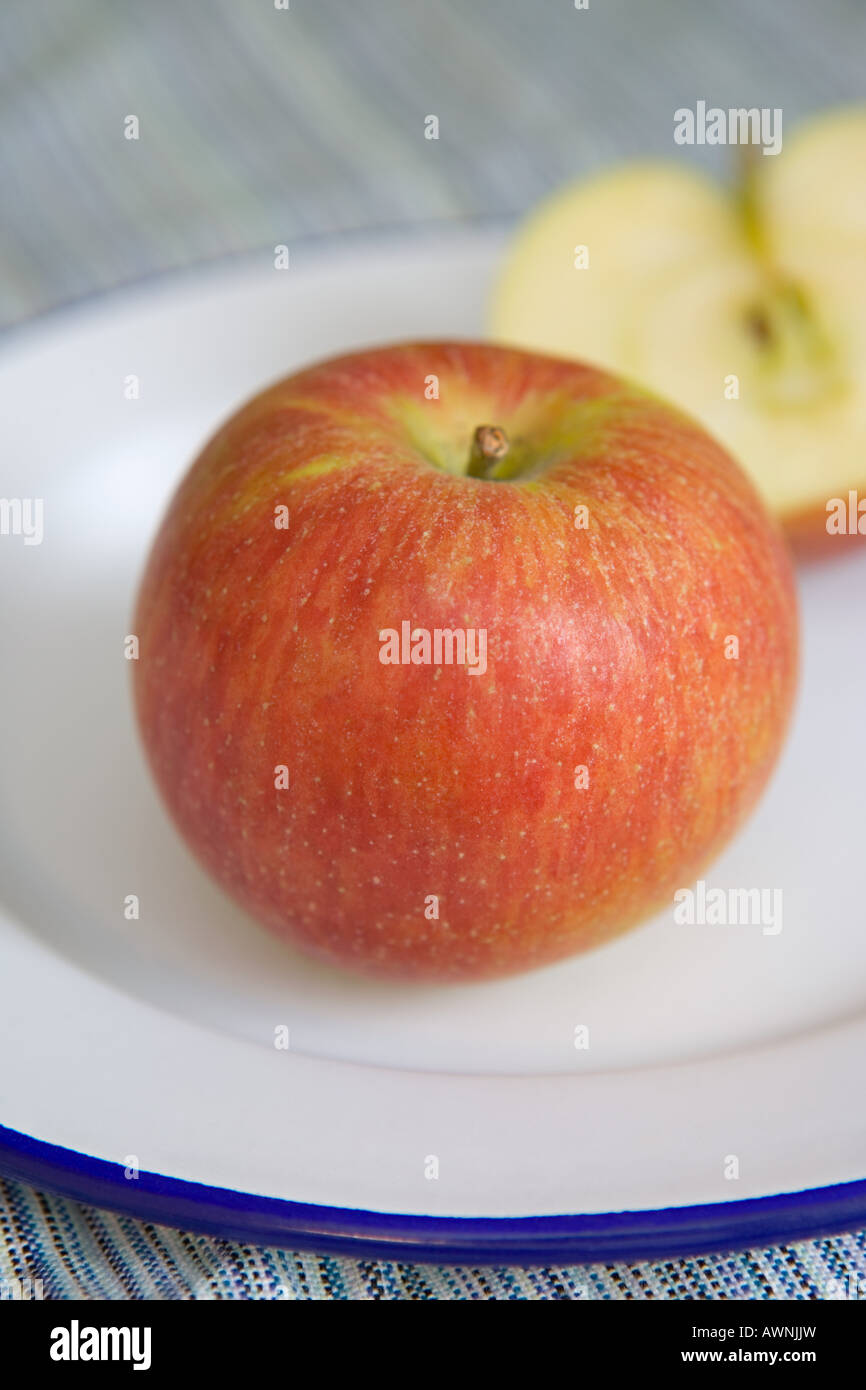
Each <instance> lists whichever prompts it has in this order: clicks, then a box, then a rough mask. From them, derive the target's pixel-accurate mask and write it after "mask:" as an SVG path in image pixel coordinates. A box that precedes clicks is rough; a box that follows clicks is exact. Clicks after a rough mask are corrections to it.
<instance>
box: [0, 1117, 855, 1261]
mask: <svg viewBox="0 0 866 1390" xmlns="http://www.w3.org/2000/svg"><path fill="white" fill-rule="evenodd" d="M0 1172H2V1173H3V1174H4V1175H5V1176H6V1177H10V1178H14V1179H16V1180H18V1181H21V1182H26V1183H29V1184H31V1185H32V1186H34V1187H37V1188H44V1189H48V1190H50V1191H52V1192H56V1193H58V1194H59V1195H61V1196H63V1197H71V1198H73V1199H74V1200H75V1201H78V1202H84V1203H87V1204H89V1205H92V1206H99V1207H107V1208H108V1209H109V1210H111V1211H115V1212H118V1213H120V1214H121V1215H123V1216H131V1217H135V1218H137V1219H138V1220H140V1221H153V1222H157V1223H159V1224H162V1225H167V1226H176V1227H180V1228H181V1229H184V1230H190V1231H197V1232H201V1233H202V1234H204V1235H211V1236H217V1237H220V1238H222V1239H224V1240H234V1241H238V1242H241V1243H243V1244H247V1245H249V1244H253V1245H272V1246H283V1247H287V1248H289V1249H292V1250H308V1251H313V1252H315V1253H316V1254H322V1255H328V1254H335V1255H349V1256H354V1257H355V1258H362V1259H386V1260H400V1261H404V1262H405V1261H407V1260H409V1261H411V1262H413V1263H425V1264H519V1265H544V1264H550V1263H568V1264H594V1263H597V1262H603V1263H613V1262H616V1261H628V1262H630V1263H634V1262H636V1261H638V1260H656V1259H662V1258H675V1257H678V1256H684V1255H705V1254H709V1253H712V1252H718V1251H726V1250H738V1249H745V1248H748V1247H750V1246H758V1247H763V1246H768V1245H782V1244H787V1243H790V1242H791V1241H794V1240H808V1239H811V1238H814V1237H816V1236H826V1235H830V1234H832V1233H834V1232H838V1231H842V1230H847V1229H853V1228H855V1227H857V1226H859V1225H862V1224H864V1222H866V1180H863V1181H857V1182H849V1183H839V1184H836V1185H835V1186H832V1187H818V1188H813V1189H808V1190H807V1191H804V1192H786V1193H779V1194H778V1195H776V1196H771V1197H754V1198H747V1199H744V1200H742V1201H735V1202H714V1203H711V1204H708V1205H706V1206H690V1207H665V1208H661V1209H659V1210H657V1211H618V1212H601V1213H597V1214H596V1213H593V1214H588V1215H561V1216H560V1215H556V1216H523V1217H457V1216H422V1215H412V1214H409V1213H392V1212H373V1211H360V1210H354V1209H352V1208H348V1207H326V1206H314V1205H310V1204H307V1203H304V1202H291V1201H286V1200H284V1199H282V1198H278V1197H262V1196H259V1195H256V1194H255V1193H250V1192H237V1191H234V1190H233V1189H231V1188H224V1187H210V1186H207V1185H206V1184H204V1183H197V1182H187V1181H185V1180H182V1179H180V1178H170V1177H164V1176H163V1175H162V1174H160V1173H145V1172H141V1173H139V1175H138V1177H136V1178H127V1177H126V1176H125V1170H124V1168H123V1167H122V1165H120V1164H118V1163H109V1162H108V1161H107V1160H105V1159H101V1158H93V1157H91V1156H90V1155H88V1154H83V1153H78V1152H77V1151H76V1150H75V1149H65V1148H61V1147H60V1146H59V1145H57V1144H49V1143H46V1142H45V1141H44V1140H41V1139H33V1138H31V1137H30V1136H29V1135H27V1134H21V1133H20V1132H19V1131H18V1130H14V1129H7V1128H5V1126H3V1125H0Z"/></svg>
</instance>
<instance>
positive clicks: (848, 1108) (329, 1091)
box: [0, 226, 866, 1259]
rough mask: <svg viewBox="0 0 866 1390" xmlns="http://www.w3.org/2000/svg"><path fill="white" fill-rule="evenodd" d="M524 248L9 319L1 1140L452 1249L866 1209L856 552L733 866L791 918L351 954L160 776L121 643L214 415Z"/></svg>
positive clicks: (116, 1202)
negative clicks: (456, 958) (142, 732)
mask: <svg viewBox="0 0 866 1390" xmlns="http://www.w3.org/2000/svg"><path fill="white" fill-rule="evenodd" d="M501 242H502V232H501V231H500V230H497V229H491V228H489V227H484V226H476V227H470V228H461V227H453V226H442V227H437V228H432V229H431V228H427V229H423V230H419V231H417V232H414V233H411V234H410V233H406V232H403V233H402V234H395V233H388V234H381V235H378V236H374V237H369V238H366V239H365V238H357V237H353V238H347V239H345V240H342V241H340V242H338V243H336V244H333V243H332V244H330V245H328V246H321V245H314V244H310V243H301V244H299V245H298V246H297V247H293V248H292V265H291V270H289V271H284V272H280V271H277V270H275V269H274V268H273V255H272V253H271V252H263V253H262V254H261V256H258V257H255V258H249V259H244V260H242V261H235V262H232V263H229V264H228V265H226V264H221V265H216V266H212V267H207V268H204V269H202V270H198V271H196V272H195V273H193V274H188V275H184V276H174V277H168V278H166V279H163V280H160V281H158V282H150V283H147V284H145V285H143V286H140V287H136V288H133V289H132V290H128V291H125V292H124V293H122V294H117V295H114V296H111V297H108V298H106V299H103V300H101V301H98V302H95V303H90V304H85V305H83V306H80V307H76V308H74V309H71V310H66V311H63V312H62V313H60V314H57V315H53V316H49V317H48V318H46V319H44V320H42V321H38V322H36V323H35V324H34V325H32V326H29V327H27V328H25V329H23V330H19V331H17V332H14V333H12V334H10V335H7V339H6V342H5V344H3V345H2V350H0V398H2V402H3V417H4V450H3V459H2V464H0V496H2V497H5V498H15V497H21V498H42V499H43V505H44V538H43V541H42V544H40V545H26V544H24V539H23V537H22V536H16V535H3V536H0V595H2V617H0V650H2V653H3V671H4V678H3V681H2V685H0V768H2V801H0V901H2V919H0V971H2V984H0V1002H2V1012H0V1057H2V1059H3V1060H2V1064H0V1123H2V1125H3V1126H5V1127H6V1132H5V1134H2V1133H0V1140H2V1142H0V1167H5V1168H6V1169H7V1171H10V1172H15V1173H18V1174H19V1175H21V1176H25V1177H30V1178H31V1180H41V1181H46V1182H50V1183H52V1184H53V1185H54V1186H56V1187H58V1188H60V1189H61V1190H64V1191H68V1192H71V1193H73V1194H74V1195H79V1196H81V1195H83V1196H87V1197H89V1198H91V1199H93V1200H100V1201H104V1202H105V1203H106V1204H108V1205H113V1206H116V1207H120V1208H122V1209H124V1210H128V1211H133V1212H137V1213H138V1214H141V1215H150V1216H155V1217H157V1218H158V1219H164V1220H175V1221H178V1222H182V1223H184V1224H187V1225H198V1226H201V1227H202V1228H204V1229H214V1230H222V1231H223V1232H225V1233H226V1234H239V1235H241V1236H244V1237H245V1238H250V1237H251V1235H252V1236H255V1237H256V1238H261V1239H268V1240H285V1241H286V1242H287V1243H289V1244H293V1243H294V1244H304V1243H308V1244H309V1243H311V1244H313V1245H319V1246H322V1247H323V1248H324V1247H328V1248H354V1247H355V1246H358V1245H359V1244H360V1245H361V1246H362V1247H363V1248H365V1249H369V1250H373V1249H377V1250H382V1249H391V1250H393V1249H397V1248H405V1247H406V1246H407V1245H409V1246H411V1247H412V1249H413V1253H416V1254H418V1253H425V1252H426V1253H428V1254H429V1253H430V1252H435V1253H438V1254H440V1255H441V1254H442V1253H443V1252H445V1253H447V1254H451V1255H452V1256H454V1257H456V1256H457V1255H461V1256H462V1255H467V1254H471V1255H472V1256H473V1257H474V1258H488V1257H489V1258H503V1259H504V1258H542V1257H547V1256H550V1255H551V1254H553V1253H557V1254H559V1255H562V1254H567V1255H568V1256H570V1257H572V1258H590V1257H593V1258H600V1257H612V1256H613V1255H614V1254H623V1255H626V1256H627V1257H629V1258H636V1257H637V1256H638V1255H639V1254H642V1253H653V1252H656V1251H661V1250H665V1251H675V1250H679V1249H687V1248H701V1245H703V1246H704V1247H705V1248H706V1247H708V1246H710V1245H716V1246H718V1245H733V1244H736V1243H742V1242H743V1241H746V1240H752V1239H757V1238H770V1237H772V1238H781V1237H783V1236H786V1235H787V1236H791V1235H794V1234H806V1233H808V1232H810V1231H817V1230H823V1229H827V1228H829V1227H830V1226H832V1225H839V1224H854V1223H855V1222H856V1221H859V1220H862V1219H863V1218H864V1216H866V1182H864V1181H863V1179H864V1176H866V1127H864V1116H863V1108H862V1073H863V1064H864V1058H866V1016H864V1002H866V930H864V927H866V890H864V882H863V875H862V867H858V866H862V833H863V822H864V815H863V811H864V792H863V787H864V777H863V775H864V768H866V719H864V709H866V643H864V640H863V638H864V617H863V615H864V611H866V602H864V600H866V554H863V555H855V556H853V557H851V556H848V557H846V558H845V559H844V560H842V561H840V562H838V563H830V564H829V565H827V566H824V567H821V568H813V569H811V570H809V571H806V572H804V573H803V574H802V576H801V578H802V603H803V621H804V658H803V661H804V671H803V685H802V690H801V696H800V702H799V707H798V712H797V717H796V721H795V726H794V729H793V733H792V735H791V738H790V741H789V743H788V745H787V748H786V751H785V754H784V757H783V760H782V763H781V765H780V767H779V769H778V771H777V773H776V776H775V778H774V780H773V782H772V785H771V787H770V790H769V792H768V793H767V795H766V796H765V798H764V800H763V801H762V803H761V805H760V806H759V808H758V810H757V812H756V814H755V815H754V816H753V818H752V820H751V822H750V823H749V825H748V826H747V828H746V830H745V831H744V832H743V833H742V834H741V835H740V837H739V838H738V839H737V840H736V842H735V843H734V844H733V845H732V846H731V847H730V848H729V849H728V851H727V852H726V853H725V855H724V856H723V857H722V858H721V859H720V860H719V861H718V862H717V863H716V864H715V865H714V866H713V867H712V869H711V870H710V872H709V873H708V875H707V881H708V883H709V884H710V885H712V886H718V887H723V888H728V887H740V888H753V887H759V888H770V889H772V888H781V889H782V891H783V895H784V896H783V907H784V916H783V928H782V930H781V932H780V933H778V934H776V935H769V934H764V933H763V932H762V931H761V928H760V927H759V926H752V927H746V926H741V927H734V926H728V927H711V926H693V927H683V926H677V925H675V923H674V921H673V914H672V911H671V912H668V913H664V914H662V915H661V916H659V917H658V918H656V919H655V920H654V921H653V922H651V923H650V924H648V925H646V926H644V927H643V928H641V929H639V930H638V931H636V932H633V933H631V934H629V935H627V936H625V937H623V938H622V939H621V940H619V941H617V942H615V943H614V944H613V945H610V946H607V947H605V948H603V949H601V950H599V951H596V952H595V953H593V954H591V955H588V956H584V957H578V958H576V959H574V960H572V961H570V962H567V963H565V964H562V965H558V966H555V967H552V968H549V969H545V970H542V971H539V972H536V973H534V974H530V975H526V976H524V977H522V978H517V979H511V980H507V981H504V982H498V983H492V984H486V985H473V986H451V987H436V988H431V987H421V986H415V987H407V986H398V985H388V984H376V983H371V982H369V981H365V980H361V979H354V978H351V977H349V976H346V975H343V974H340V973H338V972H335V971H331V970H329V969H327V968H325V967H323V966H321V965H319V964H316V963H312V962H311V961H309V960H307V959H305V958H304V957H302V956H300V955H297V954H294V953H293V952H291V951H289V950H287V949H285V948H284V947H282V946H280V945H279V944H278V943H276V942H275V941H273V940H272V939H271V938H270V937H268V936H267V935H265V934H264V933H263V932H261V931H260V930H259V929H258V928H257V927H256V926H255V924H254V923H252V922H251V921H250V920H249V919H247V918H245V917H244V915H243V914H242V913H241V911H240V910H239V909H238V908H236V907H235V906H234V905H233V904H232V903H231V902H229V901H228V900H227V899H225V898H224V897H223V896H222V895H221V893H220V892H219V890H218V889H217V888H216V887H214V886H213V885H212V884H211V883H210V882H209V880H208V879H207V878H206V877H205V876H204V874H203V872H202V871H201V870H200V869H199V868H198V867H197V865H196V864H195V862H194V861H193V860H192V858H191V856H190V855H189V854H188V853H187V851H186V850H185V848H184V846H183V845H182V844H181V842H180V841H179V839H178V838H177V835H176V834H175V832H174V830H173V829H172V828H171V826H170V825H169V823H168V820H167V818H166V816H165V814H164V813H163V811H162V809H161V806H160V804H159V803H158V801H157V797H156V794H155V791H154V789H153V786H152V785H151V781H150V778H149V775H148V773H147V770H146V768H145V765H144V762H143V758H142V754H141V751H140V749H139V745H138V742H137V738H136V733H135V729H134V726H133V721H132V717H131V710H130V700H129V687H128V681H129V670H128V666H127V663H126V661H125V660H124V656H123V638H124V636H125V634H126V633H127V631H128V630H129V622H130V617H129V615H130V612H131V607H132V598H133V594H134V590H135V585H136V582H137V578H138V575H139V573H140V570H141V566H142V563H143V559H144V556H145V553H146V551H147V548H148V545H149V542H150V539H151V537H152V534H153V531H154V529H155V526H156V524H157V521H158V518H159V516H160V514H161V511H162V509H163V507H164V506H165V504H166V502H167V499H168V497H169V494H170V493H171V491H172V489H173V488H174V486H175V484H176V482H177V480H178V479H179V477H180V476H181V474H182V473H183V472H184V470H185V469H186V467H187V466H188V464H189V462H190V460H191V458H192V456H193V454H194V453H195V451H196V450H197V448H198V446H199V444H200V443H201V442H202V440H203V439H204V437H205V436H206V435H208V434H209V433H210V432H211V431H212V430H213V428H214V426H215V425H216V423H217V422H218V421H219V420H220V419H221V418H222V417H224V416H225V415H226V414H227V413H229V412H230V411H231V410H232V409H233V408H234V407H235V406H236V405H237V404H238V403H240V401H242V400H243V399H244V398H245V397H246V396H247V395H249V394H250V393H251V392H253V391H254V390H256V389H257V388H259V387H261V386H262V385H263V384H264V383H266V382H267V381H269V380H270V379H272V378H274V377H277V376H280V375H283V374H284V373H286V372H289V371H291V370H293V369H294V368H297V367H299V366H301V365H302V364H304V363H307V362H309V361H310V360H312V359H315V358H318V357H322V356H327V355H330V354H331V353H335V352H338V351H343V350H346V349H348V348H352V347H357V346H362V345H366V344H372V343H381V342H386V341H388V340H389V339H400V338H418V337H435V336H442V337H453V336H456V337H460V336H462V337H466V336H479V335H480V333H481V330H482V306H483V302H484V298H485V295H486V293H487V288H488V283H489V280H490V277H491V274H492V272H493V269H494V267H495V264H496V260H497V257H498V255H499V251H500V247H501ZM132 374H134V375H135V376H137V377H138V378H139V382H140V397H139V399H137V400H136V399H132V400H130V399H127V397H126V395H125V389H124V388H125V383H126V381H127V378H128V377H129V376H130V375H132ZM132 893H135V894H137V895H138V896H139V898H140V902H141V916H140V920H138V921H127V920H126V919H125V917H124V899H125V897H126V895H127V894H132ZM283 1024H284V1025H287V1026H288V1027H289V1029H290V1037H291V1050H290V1051H288V1052H283V1051H277V1050H275V1047H274V1030H275V1028H276V1027H277V1026H278V1025H283ZM581 1024H583V1025H586V1026H587V1027H588V1028H589V1040H590V1046H589V1048H588V1049H583V1050H576V1048H575V1046H574V1038H575V1028H576V1027H577V1026H578V1025H581ZM21 1136H27V1137H28V1138H27V1139H25V1138H22V1137H21ZM31 1141H32V1142H31ZM46 1145H48V1146H54V1147H51V1148H48V1147H45V1146H46ZM60 1149H62V1150H64V1151H68V1153H61V1152H59V1150H60ZM82 1155H83V1156H84V1157H82ZM431 1156H435V1158H436V1159H437V1160H438V1178H437V1177H430V1176H428V1175H429V1174H430V1172H431V1171H432V1170H433V1168H434V1165H433V1164H432V1163H431ZM734 1160H736V1162H734ZM117 1165H120V1166H121V1168H120V1169H119V1168H118V1167H117ZM124 1167H125V1168H128V1169H135V1168H136V1167H137V1169H138V1170H139V1173H140V1175H139V1176H138V1177H135V1176H124V1175H123V1173H122V1172H121V1169H122V1168H124ZM735 1172H738V1176H732V1174H734V1173H735ZM149 1175H162V1177H161V1178H157V1177H152V1176H149ZM166 1179H172V1180H174V1182H171V1181H166ZM190 1184H200V1185H203V1186H202V1187H201V1188H198V1187H196V1188H193V1187H191V1186H190ZM843 1184H845V1185H847V1186H844V1187H841V1186H840V1185H843ZM828 1188H829V1189H833V1190H832V1191H831V1192H829V1193H828V1192H826V1191H816V1189H828ZM214 1189H218V1190H219V1192H216V1193H215V1192H214ZM804 1193H805V1195H803V1194H804ZM232 1194H241V1195H239V1196H237V1197H233V1196H232ZM778 1194H801V1195H799V1196H796V1195H795V1196H788V1197H784V1196H779V1195H778ZM262 1199H275V1200H274V1201H273V1202H269V1201H266V1200H262ZM767 1199H774V1200H769V1201H768V1200H767ZM286 1204H288V1205H286ZM718 1204H723V1205H718ZM696 1209H700V1210H696ZM620 1212H627V1213H637V1214H638V1215H637V1216H633V1217H628V1218H625V1217H620V1218H616V1219H614V1218H613V1217H612V1216H611V1213H620ZM232 1213H234V1215H233V1216H232ZM365 1214H366V1215H365ZM527 1217H529V1218H539V1220H537V1221H535V1222H530V1223H529V1224H526V1223H525V1222H522V1221H520V1220H519V1218H527ZM439 1218H451V1220H440V1219H439ZM756 1223H757V1224H756Z"/></svg>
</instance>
